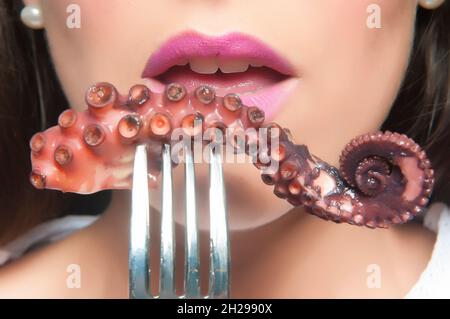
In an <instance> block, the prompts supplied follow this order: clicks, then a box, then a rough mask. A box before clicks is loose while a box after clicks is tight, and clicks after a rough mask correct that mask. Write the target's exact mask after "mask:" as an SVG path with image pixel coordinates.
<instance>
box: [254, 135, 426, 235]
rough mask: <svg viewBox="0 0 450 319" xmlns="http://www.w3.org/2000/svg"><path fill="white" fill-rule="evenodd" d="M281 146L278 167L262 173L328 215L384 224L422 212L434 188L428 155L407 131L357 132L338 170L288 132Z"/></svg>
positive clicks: (291, 197)
mask: <svg viewBox="0 0 450 319" xmlns="http://www.w3.org/2000/svg"><path fill="white" fill-rule="evenodd" d="M280 129H281V128H280ZM280 148H282V149H283V150H284V152H286V151H287V153H286V154H285V155H284V157H283V159H282V161H281V162H280V169H279V170H278V171H276V172H267V173H263V175H262V179H263V181H264V182H265V183H266V184H269V185H274V193H275V194H276V195H277V196H279V197H281V198H285V199H287V200H288V201H289V202H290V203H292V204H293V205H294V206H297V205H305V206H306V210H307V211H308V212H310V213H312V214H314V215H317V216H318V217H321V218H323V219H326V220H332V221H335V222H338V223H340V222H346V223H349V224H354V225H365V226H367V227H370V228H375V227H381V228H386V227H388V226H389V225H391V224H401V223H404V222H407V221H408V220H410V219H412V218H413V217H415V216H417V215H418V214H420V213H421V211H422V210H423V209H424V207H425V206H426V205H427V203H428V200H429V197H430V195H431V192H432V188H433V183H434V176H433V169H432V168H431V165H430V161H429V159H428V158H427V156H426V154H425V151H423V150H422V149H421V148H420V146H419V145H417V144H416V143H415V142H414V141H413V140H411V139H410V138H408V137H407V136H406V135H404V134H402V135H401V134H398V133H392V132H389V131H386V132H384V133H383V132H376V133H369V134H364V135H361V136H358V137H356V138H354V139H353V140H352V141H350V142H349V143H348V144H347V145H346V147H345V148H344V150H343V152H342V154H341V157H340V169H339V170H338V169H337V168H335V167H333V166H331V165H328V164H327V163H325V162H324V161H322V160H321V159H319V158H317V157H316V156H314V155H312V154H310V153H309V150H308V148H307V147H306V146H305V145H294V144H293V143H292V142H291V141H290V140H289V139H288V138H286V137H285V138H284V139H282V141H281V142H280Z"/></svg>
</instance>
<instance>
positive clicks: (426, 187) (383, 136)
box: [30, 82, 434, 228]
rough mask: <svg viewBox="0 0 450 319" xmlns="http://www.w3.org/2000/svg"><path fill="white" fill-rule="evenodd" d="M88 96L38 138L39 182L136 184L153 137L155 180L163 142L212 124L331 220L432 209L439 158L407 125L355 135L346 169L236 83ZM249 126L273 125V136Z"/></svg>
mask: <svg viewBox="0 0 450 319" xmlns="http://www.w3.org/2000/svg"><path fill="white" fill-rule="evenodd" d="M85 101H86V104H87V106H88V108H87V110H86V111H84V112H76V111H74V110H66V111H64V112H63V113H62V114H61V115H60V117H59V119H58V125H57V126H55V127H51V128H49V129H48V130H46V131H45V132H40V133H37V134H35V135H34V136H33V138H32V139H31V141H30V148H31V161H32V165H33V170H32V173H31V175H30V181H31V183H32V184H33V185H34V186H35V187H36V188H39V189H43V188H50V189H58V190H61V191H64V192H76V193H82V194H86V193H93V192H97V191H99V190H102V189H129V188H130V187H131V176H132V162H133V155H134V150H135V147H136V145H137V144H142V143H144V144H146V145H147V149H148V153H149V154H148V158H149V159H150V160H149V176H148V177H149V184H150V186H153V185H155V184H156V182H157V177H158V175H159V172H160V169H161V151H162V145H163V143H171V142H172V141H171V138H173V135H174V134H173V133H175V132H178V131H176V130H177V129H181V132H182V133H183V134H184V135H186V136H188V137H189V138H190V139H191V141H192V140H194V139H196V138H197V137H198V136H200V135H201V134H203V135H208V136H209V138H210V141H211V142H213V143H217V144H224V140H223V139H221V138H223V137H224V136H225V135H227V134H228V132H227V130H228V129H230V130H231V132H232V134H231V136H232V138H231V146H232V147H233V151H234V152H240V151H242V150H244V151H245V152H246V153H247V154H249V155H250V156H252V158H253V159H254V160H255V161H254V165H255V166H256V167H257V168H258V169H260V170H261V178H262V180H263V182H264V183H265V184H268V185H271V186H273V190H274V194H275V195H276V196H277V197H279V198H282V199H285V200H287V201H288V202H289V203H291V204H292V205H294V206H300V205H303V206H305V209H306V211H307V212H309V213H311V214H314V215H316V216H318V217H320V218H323V219H326V220H331V221H334V222H338V223H340V222H346V223H349V224H354V225H365V226H367V227H370V228H375V227H382V228H384V227H388V226H389V225H391V224H400V223H404V222H407V221H408V220H410V219H411V218H413V217H414V216H416V215H417V214H419V213H420V212H421V211H422V210H423V208H424V207H425V206H426V205H427V203H428V200H429V197H430V195H431V192H432V188H433V184H434V176H433V174H434V172H433V169H432V168H431V165H430V161H429V159H428V158H427V156H426V153H425V152H424V151H423V150H422V149H421V148H420V146H419V145H418V144H416V143H415V142H414V141H413V140H412V139H410V138H408V137H407V136H406V135H403V134H398V133H392V132H389V131H386V132H376V133H368V134H363V135H361V136H358V137H356V138H354V139H352V140H351V141H350V142H349V143H348V144H347V145H346V146H345V147H344V149H343V151H342V154H341V156H340V161H339V163H340V165H339V166H340V167H339V169H338V168H336V167H333V166H332V165H329V164H328V163H326V162H325V161H323V160H321V159H320V158H318V157H317V156H315V155H313V154H311V153H310V151H309V149H308V147H307V146H306V145H302V144H295V143H294V142H293V140H292V134H291V132H290V131H289V130H288V129H283V128H281V127H280V126H279V125H277V124H275V123H268V124H265V123H264V122H265V114H264V112H263V111H262V110H260V109H259V108H258V107H256V106H246V105H244V104H243V102H242V100H241V99H240V97H239V95H237V94H234V93H230V94H227V95H225V96H224V97H220V96H217V95H216V93H215V91H214V89H212V88H211V87H208V86H200V87H198V88H197V89H196V90H194V91H193V92H187V90H186V89H185V88H184V87H183V86H182V85H180V84H177V83H173V84H169V85H167V86H166V88H165V90H164V92H162V93H155V92H152V91H151V90H150V89H149V88H147V87H146V86H145V85H141V84H138V85H135V86H133V87H132V88H131V89H130V90H129V92H128V94H127V95H121V94H120V93H119V92H118V91H117V89H116V88H115V87H114V86H113V85H111V84H109V83H106V82H103V83H98V84H95V85H93V86H92V87H90V88H89V89H88V91H87V93H86V97H85ZM248 128H254V129H258V130H259V132H261V131H265V132H266V133H267V134H266V136H265V137H266V138H265V139H263V136H261V135H260V134H256V133H255V132H253V131H251V132H248V130H246V129H248ZM210 129H213V130H212V131H210ZM237 135H241V136H243V137H244V144H242V143H241V144H240V143H239V142H238V141H237V140H236V141H235V136H237ZM274 141H275V142H274ZM227 142H229V141H228V140H227ZM255 149H258V152H257V154H255ZM262 150H263V151H262ZM271 163H276V164H278V165H275V166H272V165H270V164H271Z"/></svg>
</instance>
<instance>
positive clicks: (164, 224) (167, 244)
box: [159, 144, 176, 298]
mask: <svg viewBox="0 0 450 319" xmlns="http://www.w3.org/2000/svg"><path fill="white" fill-rule="evenodd" d="M162 158H163V168H162V209H161V210H162V217H161V268H160V272H161V273H160V281H159V287H160V289H159V290H160V291H159V297H160V298H176V294H175V280H174V277H175V233H174V219H173V207H172V164H171V157H170V146H169V145H168V144H164V147H163V155H162Z"/></svg>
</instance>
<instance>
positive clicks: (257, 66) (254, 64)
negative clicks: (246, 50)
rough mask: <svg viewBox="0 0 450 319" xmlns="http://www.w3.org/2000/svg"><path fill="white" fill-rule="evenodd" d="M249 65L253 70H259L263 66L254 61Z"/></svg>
mask: <svg viewBox="0 0 450 319" xmlns="http://www.w3.org/2000/svg"><path fill="white" fill-rule="evenodd" d="M250 65H251V66H252V67H254V68H260V67H262V66H263V65H264V64H263V63H261V62H257V61H254V62H250Z"/></svg>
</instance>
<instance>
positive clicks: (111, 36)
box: [43, 0, 148, 110]
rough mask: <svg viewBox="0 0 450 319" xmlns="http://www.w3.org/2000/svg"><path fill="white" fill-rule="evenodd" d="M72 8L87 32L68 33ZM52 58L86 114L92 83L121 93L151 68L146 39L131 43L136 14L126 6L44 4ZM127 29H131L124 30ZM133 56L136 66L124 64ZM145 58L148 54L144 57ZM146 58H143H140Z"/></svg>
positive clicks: (67, 0) (111, 0)
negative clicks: (111, 86)
mask: <svg viewBox="0 0 450 319" xmlns="http://www.w3.org/2000/svg"><path fill="white" fill-rule="evenodd" d="M70 4H77V5H78V6H79V8H80V17H81V19H80V21H81V28H69V27H67V19H68V18H69V17H70V15H71V13H68V12H67V7H68V6H69V5H70ZM43 10H44V15H45V17H44V18H45V22H46V33H47V38H48V43H49V47H50V52H51V55H52V59H53V62H54V65H55V67H56V70H57V73H58V76H59V78H60V80H61V83H62V85H63V89H64V92H65V93H66V96H67V97H68V99H69V101H70V103H71V106H72V107H73V108H75V109H79V110H80V109H84V108H85V107H86V106H85V103H84V92H85V90H86V88H87V87H88V86H89V85H91V84H92V83H95V82H99V81H105V80H107V81H110V82H113V83H114V85H115V86H116V87H117V88H118V89H119V90H120V91H121V92H126V90H127V89H128V88H129V87H130V86H131V85H132V84H134V83H136V82H137V80H138V79H139V75H140V72H139V70H138V68H141V69H142V67H143V65H144V63H145V54H144V53H145V52H147V53H148V51H145V50H137V49H136V48H139V44H140V43H139V42H140V41H139V39H140V37H130V33H133V32H131V31H132V30H135V28H136V24H137V22H136V21H134V20H138V19H133V18H134V17H135V15H136V14H135V13H136V10H134V7H133V6H132V5H130V2H128V1H122V0H95V1H92V0H77V1H72V0H58V1H52V0H47V1H44V3H43ZM124 26H126V27H124ZM130 49H131V50H133V61H132V62H133V63H131V65H130V64H129V63H128V61H126V59H124V57H127V56H130ZM141 53H142V54H141ZM140 54H141V55H140Z"/></svg>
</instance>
